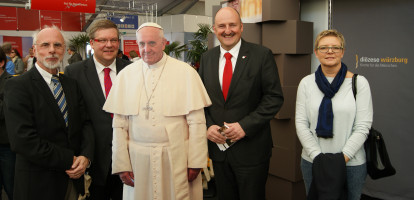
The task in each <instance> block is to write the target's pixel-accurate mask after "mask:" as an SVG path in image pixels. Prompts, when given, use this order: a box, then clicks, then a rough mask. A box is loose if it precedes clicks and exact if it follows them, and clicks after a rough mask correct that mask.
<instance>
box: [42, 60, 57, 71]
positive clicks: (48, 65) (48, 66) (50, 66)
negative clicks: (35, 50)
mask: <svg viewBox="0 0 414 200" xmlns="http://www.w3.org/2000/svg"><path fill="white" fill-rule="evenodd" d="M42 64H43V65H44V66H45V67H47V68H49V69H56V68H58V67H60V61H59V62H56V63H55V64H50V63H48V62H42Z"/></svg>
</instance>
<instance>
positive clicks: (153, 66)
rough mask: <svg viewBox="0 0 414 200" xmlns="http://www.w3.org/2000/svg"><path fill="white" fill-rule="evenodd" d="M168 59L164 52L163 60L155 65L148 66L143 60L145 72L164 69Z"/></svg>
mask: <svg viewBox="0 0 414 200" xmlns="http://www.w3.org/2000/svg"><path fill="white" fill-rule="evenodd" d="M166 59H167V54H165V52H164V53H163V54H162V58H161V60H160V61H158V62H157V63H155V64H153V65H148V64H147V63H146V62H144V60H142V65H143V67H144V71H147V70H148V69H154V68H159V67H162V66H163V65H164V63H165V60H166Z"/></svg>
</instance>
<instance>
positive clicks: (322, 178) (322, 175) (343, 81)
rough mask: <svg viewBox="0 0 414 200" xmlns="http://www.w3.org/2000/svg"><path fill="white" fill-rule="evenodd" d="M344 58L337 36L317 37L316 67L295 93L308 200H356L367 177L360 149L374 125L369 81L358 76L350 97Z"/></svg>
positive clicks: (349, 75) (327, 32)
mask: <svg viewBox="0 0 414 200" xmlns="http://www.w3.org/2000/svg"><path fill="white" fill-rule="evenodd" d="M344 52H345V39H344V37H343V35H342V34H341V33H340V32H338V31H336V30H325V31H322V32H321V33H319V35H318V36H317V37H316V41H315V48H314V53H315V56H316V57H317V58H318V60H319V61H320V65H319V67H318V69H317V70H316V72H315V73H313V74H310V75H308V76H306V77H304V78H303V79H302V81H301V82H300V84H299V87H298V92H297V99H296V122H295V123H296V132H297V135H298V137H299V140H300V142H301V144H302V146H303V150H302V161H301V169H302V174H303V179H304V181H305V186H306V193H307V195H308V197H312V196H313V197H314V195H315V193H316V194H319V195H322V194H323V195H324V196H325V197H327V196H328V195H333V196H335V197H333V196H330V197H332V198H327V199H343V198H345V199H348V200H357V199H358V200H359V199H360V196H361V191H362V188H363V185H364V183H365V178H366V175H367V170H366V157H365V150H364V148H363V146H364V142H365V140H366V138H367V136H368V134H369V129H370V127H371V123H372V116H373V111H372V99H371V91H370V87H369V84H368V81H367V79H366V78H365V77H363V76H359V77H358V79H357V84H356V85H357V91H358V92H357V95H356V97H354V94H353V91H352V77H353V73H352V72H350V71H348V68H347V66H346V65H345V64H344V63H342V61H341V59H342V57H343V56H344ZM316 188H317V189H316ZM321 188H322V191H325V192H326V191H328V193H329V194H327V193H321V190H320V189H321ZM315 191H316V192H315ZM340 197H341V198H340ZM311 199H312V198H311Z"/></svg>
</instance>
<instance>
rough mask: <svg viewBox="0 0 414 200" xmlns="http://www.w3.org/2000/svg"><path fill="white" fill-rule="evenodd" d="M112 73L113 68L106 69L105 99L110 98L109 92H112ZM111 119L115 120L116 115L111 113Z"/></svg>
mask: <svg viewBox="0 0 414 200" xmlns="http://www.w3.org/2000/svg"><path fill="white" fill-rule="evenodd" d="M110 72H111V68H108V67H106V68H104V73H105V74H104V84H105V97H108V94H109V91H111V87H112V81H111V76H109V73H110ZM111 117H112V118H114V114H112V113H111Z"/></svg>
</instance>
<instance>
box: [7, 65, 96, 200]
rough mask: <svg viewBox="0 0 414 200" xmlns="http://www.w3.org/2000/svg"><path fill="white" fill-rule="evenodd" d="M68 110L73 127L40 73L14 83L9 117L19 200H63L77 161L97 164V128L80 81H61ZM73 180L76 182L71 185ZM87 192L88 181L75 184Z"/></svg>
mask: <svg viewBox="0 0 414 200" xmlns="http://www.w3.org/2000/svg"><path fill="white" fill-rule="evenodd" d="M59 80H60V82H61V85H62V88H63V91H64V93H65V97H66V102H67V107H68V123H69V125H68V127H66V123H65V121H64V119H63V115H62V113H61V111H60V108H59V106H58V104H57V102H56V99H55V98H54V96H53V93H52V91H51V90H50V88H49V86H48V85H47V83H46V82H45V80H44V79H43V77H42V76H41V75H40V73H39V71H38V70H37V68H36V67H34V68H32V69H31V70H29V71H28V72H26V73H24V74H23V75H20V76H17V77H14V78H11V79H9V80H8V81H7V82H6V85H5V91H4V103H5V107H4V112H5V116H6V126H7V131H8V134H9V139H10V146H11V149H12V150H13V151H15V152H16V166H15V179H14V180H15V182H14V183H15V185H14V199H17V200H20V199H21V200H27V199H42V200H44V199H46V200H56V199H64V197H65V195H66V191H67V187H68V180H69V176H68V175H67V174H66V172H65V170H68V169H70V168H71V166H72V164H73V160H74V156H80V155H82V156H85V157H87V158H88V159H90V160H93V150H94V140H93V133H92V126H91V123H90V121H89V118H88V116H87V114H86V112H84V110H85V108H84V107H85V105H84V103H83V99H82V94H81V92H80V90H79V87H78V85H77V84H76V82H75V80H73V79H70V78H68V77H65V76H64V75H61V76H59ZM72 180H73V179H72ZM73 183H74V185H75V187H76V188H78V189H79V188H82V189H83V188H84V187H83V176H82V177H81V178H79V179H76V180H73Z"/></svg>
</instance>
